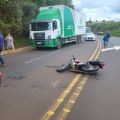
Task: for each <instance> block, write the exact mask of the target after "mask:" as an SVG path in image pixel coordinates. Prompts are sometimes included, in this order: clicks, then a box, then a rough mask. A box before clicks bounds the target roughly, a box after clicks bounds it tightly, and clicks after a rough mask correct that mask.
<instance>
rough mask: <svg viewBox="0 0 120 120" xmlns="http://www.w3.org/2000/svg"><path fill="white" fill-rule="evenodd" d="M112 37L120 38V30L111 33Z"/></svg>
mask: <svg viewBox="0 0 120 120" xmlns="http://www.w3.org/2000/svg"><path fill="white" fill-rule="evenodd" d="M111 34H112V36H116V37H120V30H114V31H112V32H111Z"/></svg>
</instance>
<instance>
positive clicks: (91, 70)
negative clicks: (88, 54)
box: [82, 65, 99, 74]
mask: <svg viewBox="0 0 120 120" xmlns="http://www.w3.org/2000/svg"><path fill="white" fill-rule="evenodd" d="M98 70H99V66H97V65H95V66H91V65H88V66H84V67H82V71H84V72H85V73H87V74H96V73H97V71H98Z"/></svg>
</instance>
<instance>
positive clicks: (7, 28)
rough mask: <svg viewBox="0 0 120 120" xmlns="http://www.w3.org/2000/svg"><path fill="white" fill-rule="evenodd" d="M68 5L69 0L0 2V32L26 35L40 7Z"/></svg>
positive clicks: (12, 0) (14, 0) (13, 0)
mask: <svg viewBox="0 0 120 120" xmlns="http://www.w3.org/2000/svg"><path fill="white" fill-rule="evenodd" d="M58 4H64V5H70V4H71V0H0V31H1V32H3V33H4V34H6V33H8V32H12V34H14V35H16V36H21V35H27V34H28V25H29V22H30V20H31V19H33V18H35V17H36V15H37V13H38V10H39V8H40V7H42V6H48V5H58Z"/></svg>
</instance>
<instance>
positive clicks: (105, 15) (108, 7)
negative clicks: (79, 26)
mask: <svg viewBox="0 0 120 120" xmlns="http://www.w3.org/2000/svg"><path fill="white" fill-rule="evenodd" d="M72 1H73V5H74V6H75V9H77V10H78V11H80V12H82V13H85V14H86V18H87V20H90V19H91V20H94V21H95V20H99V21H101V20H116V21H120V0H99V1H98V0H72Z"/></svg>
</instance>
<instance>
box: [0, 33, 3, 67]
mask: <svg viewBox="0 0 120 120" xmlns="http://www.w3.org/2000/svg"><path fill="white" fill-rule="evenodd" d="M3 47H4V36H3V35H2V33H0V62H1V65H0V66H2V67H3V66H4V60H3V57H2V55H1V52H2V49H3Z"/></svg>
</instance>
